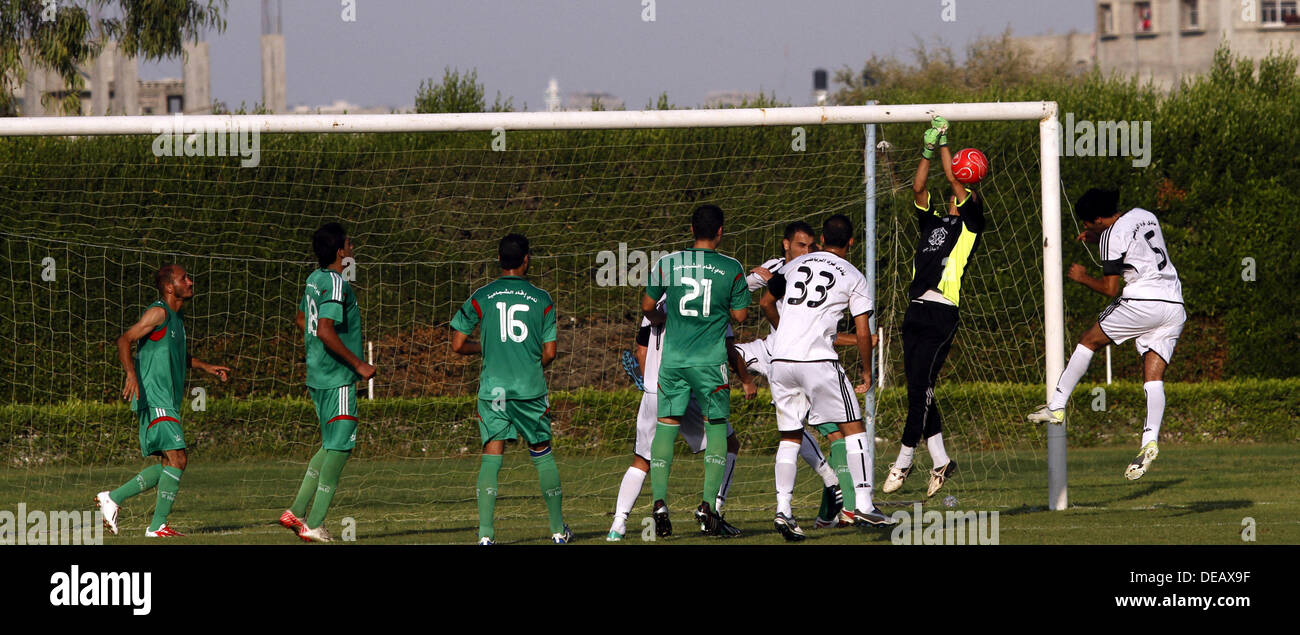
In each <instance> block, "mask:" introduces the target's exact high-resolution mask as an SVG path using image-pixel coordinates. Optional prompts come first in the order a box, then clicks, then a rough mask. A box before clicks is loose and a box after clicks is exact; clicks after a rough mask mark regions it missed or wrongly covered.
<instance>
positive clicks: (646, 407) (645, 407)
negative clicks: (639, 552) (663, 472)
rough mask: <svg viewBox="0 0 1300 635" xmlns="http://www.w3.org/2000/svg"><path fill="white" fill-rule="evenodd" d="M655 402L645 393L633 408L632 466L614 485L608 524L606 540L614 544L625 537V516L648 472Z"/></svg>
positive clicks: (657, 402) (653, 431)
mask: <svg viewBox="0 0 1300 635" xmlns="http://www.w3.org/2000/svg"><path fill="white" fill-rule="evenodd" d="M658 409H659V400H658V399H657V397H656V395H655V393H652V392H648V393H645V394H643V395H642V396H641V406H640V407H639V408H638V409H637V418H636V441H635V442H634V445H633V450H632V465H631V466H630V467H628V468H627V471H626V472H624V473H623V480H622V481H621V482H620V483H619V486H618V500H617V502H616V503H615V504H614V522H613V524H611V525H610V528H609V535H608V536H607V537H606V540H609V541H610V542H616V541H619V540H622V539H623V536H624V535H625V534H627V517H628V515H629V514H631V513H632V507H633V506H634V505H636V499H637V497H638V496H640V495H641V488H642V487H643V486H644V485H645V478H646V476H647V475H648V474H649V473H650V445H651V443H652V442H653V440H654V436H655V428H656V426H657V425H658V423H659V422H658V420H657V417H656V414H657V412H658Z"/></svg>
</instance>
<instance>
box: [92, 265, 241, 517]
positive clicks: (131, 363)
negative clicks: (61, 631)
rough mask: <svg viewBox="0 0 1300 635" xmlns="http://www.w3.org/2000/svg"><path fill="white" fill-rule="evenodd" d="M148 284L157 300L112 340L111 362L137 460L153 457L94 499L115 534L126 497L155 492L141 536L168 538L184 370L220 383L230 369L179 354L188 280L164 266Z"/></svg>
mask: <svg viewBox="0 0 1300 635" xmlns="http://www.w3.org/2000/svg"><path fill="white" fill-rule="evenodd" d="M154 286H156V287H157V288H158V293H160V294H161V295H162V299H161V300H158V301H156V302H154V303H153V304H150V305H149V307H148V308H147V309H145V311H144V315H141V316H140V319H139V320H138V321H136V323H135V324H133V325H132V326H131V328H129V329H127V330H126V332H125V333H123V334H122V336H121V337H119V338H117V358H118V361H120V362H122V368H123V369H124V370H125V371H126V385H125V386H124V387H123V388H122V398H123V399H129V400H130V401H131V409H132V410H133V411H135V412H136V413H137V416H138V418H139V422H140V454H141V456H157V457H159V464H158V465H151V466H149V467H147V468H145V469H144V470H143V471H141V472H140V473H139V474H137V475H136V476H135V478H132V479H131V480H129V481H127V482H126V483H124V484H123V485H122V486H121V487H119V488H117V489H115V490H113V491H111V492H109V491H105V492H100V493H99V494H97V495H95V502H96V503H97V504H98V505H99V509H100V511H101V512H102V513H103V515H104V526H105V527H107V528H108V530H109V531H110V532H112V533H114V534H116V533H117V512H118V506H120V505H121V504H122V503H123V502H125V501H126V499H128V498H130V497H132V496H135V495H137V494H140V493H142V492H146V491H148V490H150V489H152V488H154V487H155V486H156V487H157V488H158V504H157V505H156V506H155V507H154V512H153V519H152V520H151V521H150V522H149V527H148V528H146V529H145V532H144V535H145V536H147V537H149V538H171V537H175V536H183V535H184V534H182V533H180V532H178V531H176V530H175V529H172V528H171V527H169V526H167V515H168V514H170V513H171V509H172V504H173V503H175V502H176V492H177V491H178V490H179V489H180V486H181V474H182V473H183V472H184V471H185V465H186V456H185V432H184V430H182V429H181V400H182V399H183V398H184V396H185V372H186V369H188V368H197V369H199V370H201V371H204V372H206V373H208V374H210V375H215V376H216V377H219V378H220V379H221V381H223V382H224V381H227V380H228V379H229V378H230V369H229V368H227V367H225V366H216V365H213V364H208V363H205V362H202V361H200V360H197V359H194V358H193V357H190V356H189V355H188V354H187V353H186V352H185V321H184V315H182V314H181V307H183V306H184V305H185V303H186V302H188V301H189V300H190V299H191V298H193V297H194V279H193V278H191V277H190V274H189V273H188V272H186V271H185V268H184V267H182V266H180V265H174V264H173V265H164V266H163V267H162V268H161V269H159V270H158V273H156V274H155V275H154ZM137 341H139V342H140V354H139V356H138V358H137V359H132V358H131V346H132V345H133V344H135V343H136V342H137Z"/></svg>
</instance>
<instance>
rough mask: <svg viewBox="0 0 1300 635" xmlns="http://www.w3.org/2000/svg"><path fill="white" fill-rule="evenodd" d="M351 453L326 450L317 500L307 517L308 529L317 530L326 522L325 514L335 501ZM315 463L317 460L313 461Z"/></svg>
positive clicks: (318, 484) (321, 467) (317, 487)
mask: <svg viewBox="0 0 1300 635" xmlns="http://www.w3.org/2000/svg"><path fill="white" fill-rule="evenodd" d="M350 456H352V453H351V452H344V451H339V450H325V458H324V459H323V460H322V461H321V466H320V480H319V481H318V483H317V485H316V498H315V499H314V500H313V501H312V504H311V515H310V516H308V517H307V527H308V528H309V529H316V528H317V527H320V526H321V524H322V523H324V522H325V514H326V513H327V512H329V510H330V503H332V502H333V501H334V491H335V490H337V489H338V487H339V476H340V475H342V474H343V465H344V464H346V463H347V462H348V457H350ZM312 460H313V461H314V460H315V459H312Z"/></svg>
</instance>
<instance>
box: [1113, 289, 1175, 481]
mask: <svg viewBox="0 0 1300 635" xmlns="http://www.w3.org/2000/svg"><path fill="white" fill-rule="evenodd" d="M1146 304H1147V305H1150V306H1148V307H1147V309H1148V310H1149V311H1150V312H1151V313H1153V314H1154V315H1156V316H1157V317H1159V319H1160V324H1159V326H1157V327H1156V328H1154V329H1152V330H1151V331H1148V332H1147V333H1144V334H1142V335H1139V336H1138V337H1137V340H1136V342H1135V343H1136V344H1137V349H1138V352H1139V353H1141V355H1142V378H1143V380H1144V381H1145V383H1143V384H1142V390H1143V392H1145V393H1146V397H1147V418H1146V425H1145V426H1143V428H1142V445H1141V450H1139V452H1138V455H1137V458H1135V459H1133V461H1132V463H1130V464H1129V466H1128V468H1126V469H1125V471H1124V476H1125V477H1126V478H1128V479H1129V480H1136V479H1139V478H1141V477H1142V475H1144V474H1146V472H1147V470H1149V469H1150V468H1151V462H1152V461H1154V460H1155V459H1156V457H1157V456H1158V455H1159V454H1160V448H1159V441H1160V424H1161V423H1162V422H1163V420H1164V414H1165V368H1166V367H1168V365H1169V360H1170V359H1172V358H1173V354H1174V346H1175V344H1177V342H1178V336H1179V335H1181V334H1182V332H1183V322H1184V321H1185V320H1186V317H1187V314H1186V312H1185V311H1184V309H1183V307H1182V305H1171V304H1167V303H1163V302H1160V303H1156V302H1147V303H1146Z"/></svg>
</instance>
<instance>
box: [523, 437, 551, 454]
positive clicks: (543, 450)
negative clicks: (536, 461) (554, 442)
mask: <svg viewBox="0 0 1300 635" xmlns="http://www.w3.org/2000/svg"><path fill="white" fill-rule="evenodd" d="M550 453H551V444H550V442H547V441H543V442H541V443H538V444H536V445H530V446H528V455H529V456H531V457H533V458H539V457H543V456H546V455H547V454H550Z"/></svg>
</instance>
